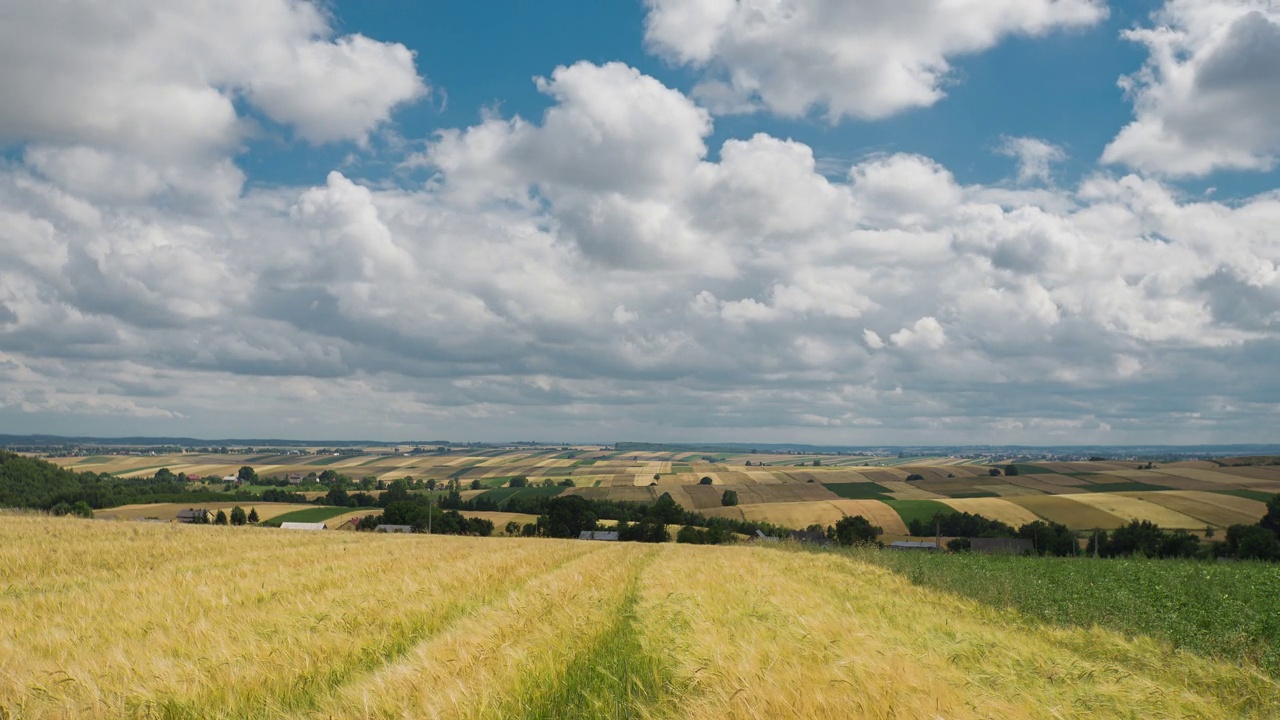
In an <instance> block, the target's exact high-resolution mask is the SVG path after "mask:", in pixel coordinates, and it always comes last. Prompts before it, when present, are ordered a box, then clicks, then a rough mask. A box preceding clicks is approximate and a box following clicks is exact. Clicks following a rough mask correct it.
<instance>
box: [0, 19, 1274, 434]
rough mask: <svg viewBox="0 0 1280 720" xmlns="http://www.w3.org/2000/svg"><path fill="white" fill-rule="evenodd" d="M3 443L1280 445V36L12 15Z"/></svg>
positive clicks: (1058, 22)
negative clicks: (124, 438)
mask: <svg viewBox="0 0 1280 720" xmlns="http://www.w3.org/2000/svg"><path fill="white" fill-rule="evenodd" d="M14 9H15V10H16V12H15V13H13V14H12V15H11V16H9V17H7V18H6V17H2V16H0V20H3V22H0V93H3V96H4V97H8V98H13V99H14V100H15V101H14V102H10V103H6V104H4V106H3V107H0V157H3V158H4V161H3V164H0V432H14V433H25V432H42V433H43V432H48V433H74V434H94V435H112V434H154V435H189V436H197V437H226V436H260V437H265V436H271V437H298V438H333V437H353V436H361V437H368V438H385V439H404V438H440V437H446V438H454V439H459V440H466V439H474V440H501V439H508V438H524V439H528V438H534V437H554V438H556V439H562V440H568V439H581V440H599V441H608V440H615V439H636V440H708V441H710V440H742V441H759V442H766V441H770V440H785V441H797V442H815V443H823V442H831V443H842V444H883V443H901V444H937V443H966V442H972V443H1052V444H1065V443H1071V442H1079V443H1117V444H1118V443H1147V442H1186V443H1199V442H1269V441H1274V440H1275V437H1274V436H1273V433H1272V432H1271V430H1270V428H1272V427H1274V426H1275V422H1274V421H1275V419H1276V417H1277V414H1278V413H1280V383H1277V382H1276V380H1275V378H1274V372H1273V369H1274V367H1273V366H1274V363H1273V361H1272V358H1273V357H1274V353H1275V349H1276V346H1277V340H1278V339H1280V338H1277V332H1276V329H1277V328H1276V326H1277V323H1280V236H1278V235H1277V230H1276V228H1277V227H1280V194H1278V193H1277V188H1278V187H1280V171H1277V169H1276V168H1277V157H1278V156H1280V129H1277V125H1276V123H1275V122H1274V118H1275V117H1276V114H1277V113H1278V112H1280V62H1277V60H1276V58H1278V57H1280V7H1277V6H1276V4H1275V2H1274V1H1273V0H1164V1H1163V2H1155V1H1154V0H1152V1H1145V2H1124V1H1119V0H972V2H970V3H968V4H966V5H965V6H964V7H962V8H961V7H958V6H957V5H956V4H955V3H949V2H943V1H942V0H903V1H902V2H882V1H881V0H859V1H858V2H850V1H848V0H734V1H730V0H646V1H645V2H641V1H639V0H637V1H635V2H630V1H627V2H624V1H622V0H607V1H605V0H596V1H594V2H585V1H582V0H572V1H563V2H550V3H533V2H507V3H498V4H485V5H477V4H475V3H464V2H454V1H452V0H451V1H449V2H444V1H441V2H432V3H417V2H408V1H405V0H396V1H393V0H381V1H370V2H363V3H350V2H336V3H325V4H323V5H317V4H313V3H309V2H291V1H287V0H260V1H259V0H220V2H218V3H211V4H208V5H192V6H187V5H185V4H183V5H174V4H169V3H163V2H159V1H158V0H119V2H118V3H113V5H112V6H111V7H110V8H107V7H106V6H102V5H100V4H96V3H92V2H89V1H88V0H82V1H81V2H71V3H65V4H56V5H55V4H48V3H43V2H41V1H40V0H18V4H17V5H16V6H15V7H14Z"/></svg>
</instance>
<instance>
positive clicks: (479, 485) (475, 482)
mask: <svg viewBox="0 0 1280 720" xmlns="http://www.w3.org/2000/svg"><path fill="white" fill-rule="evenodd" d="M483 487H484V483H482V482H480V478H476V479H475V480H472V481H471V489H472V490H480V489H481V488H483Z"/></svg>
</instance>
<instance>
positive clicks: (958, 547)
mask: <svg viewBox="0 0 1280 720" xmlns="http://www.w3.org/2000/svg"><path fill="white" fill-rule="evenodd" d="M972 547H973V543H972V542H970V541H969V538H951V539H950V540H948V541H947V550H950V551H951V552H953V553H954V552H968V551H969V550H970V549H971V548H972Z"/></svg>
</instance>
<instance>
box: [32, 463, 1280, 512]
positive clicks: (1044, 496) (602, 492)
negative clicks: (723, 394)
mask: <svg viewBox="0 0 1280 720" xmlns="http://www.w3.org/2000/svg"><path fill="white" fill-rule="evenodd" d="M53 461H54V462H57V463H58V464H60V465H63V466H64V467H68V468H71V469H74V470H82V471H92V472H95V473H108V474H113V475H116V476H119V477H138V476H144V475H152V474H154V473H155V472H156V470H158V469H159V468H161V467H167V468H169V469H170V470H171V471H172V472H175V473H178V472H187V473H193V474H196V473H198V474H200V475H202V476H203V475H205V474H209V475H212V476H213V477H214V478H215V479H214V480H213V481H212V482H209V483H197V484H195V485H193V487H198V488H200V489H205V490H210V491H215V492H220V491H221V490H222V488H223V486H224V484H225V483H223V482H222V480H221V478H222V477H223V476H225V475H230V474H234V473H235V472H236V470H237V469H238V468H239V467H240V466H242V465H246V464H247V465H250V466H251V467H254V469H255V471H256V472H257V473H258V474H259V475H260V476H262V477H270V476H272V475H274V476H276V477H284V476H287V475H289V474H301V475H305V474H307V473H317V474H318V473H321V472H324V471H325V470H334V471H337V472H340V473H343V474H345V475H347V476H349V477H351V478H354V479H360V478H364V477H372V478H375V479H378V480H381V481H383V482H387V481H391V480H394V479H399V478H403V477H410V478H416V479H419V480H428V479H433V480H435V481H437V482H438V483H446V482H453V481H456V482H458V483H460V484H461V486H462V487H463V488H469V487H470V486H471V484H472V483H473V482H475V481H478V482H479V483H480V484H481V485H482V486H483V487H484V488H487V489H493V488H502V487H503V486H504V485H506V484H508V483H509V482H510V480H511V479H512V478H516V477H525V478H528V481H529V483H530V484H531V485H538V484H541V483H542V482H551V483H554V484H557V485H558V484H559V483H561V482H562V481H563V480H566V479H569V480H572V482H573V484H574V485H575V487H571V488H567V489H565V490H564V491H565V492H568V493H570V494H581V495H583V496H585V497H589V498H592V499H600V500H619V501H629V502H652V501H653V500H655V499H657V497H658V496H659V495H660V494H662V493H670V494H671V496H672V498H673V499H674V500H675V501H676V502H678V503H679V504H680V505H681V506H683V507H685V508H688V509H691V510H696V511H698V512H702V513H705V514H708V515H718V516H724V517H733V518H745V519H750V520H760V521H766V522H770V523H774V524H777V525H783V526H788V527H794V528H801V527H805V526H807V525H810V524H813V523H819V524H824V525H825V524H831V523H834V522H836V521H838V520H839V519H840V518H841V517H843V516H844V511H845V509H846V508H848V507H853V506H850V505H847V504H844V503H843V501H844V500H855V501H882V502H881V503H876V504H872V505H858V506H857V507H859V508H861V509H862V510H865V511H867V512H871V513H872V514H874V515H876V518H878V519H873V518H870V517H869V518H868V519H873V520H874V522H876V524H878V525H880V526H881V527H884V528H885V529H886V532H888V531H889V529H890V528H891V527H892V528H898V527H900V526H901V525H902V523H903V522H904V521H905V520H909V519H910V518H905V519H904V516H903V515H902V514H901V511H902V510H903V509H904V508H907V509H908V512H909V513H915V508H917V507H934V508H935V509H936V508H938V507H948V508H953V509H955V510H960V511H964V512H973V513H977V514H980V515H984V516H986V517H991V518H992V519H996V520H1001V521H1003V522H1007V523H1009V524H1011V525H1014V526H1017V525H1021V524H1023V523H1026V522H1031V521H1033V520H1036V519H1043V520H1048V521H1052V522H1059V523H1063V524H1065V525H1067V526H1068V527H1070V528H1072V529H1075V530H1080V531H1086V530H1091V529H1093V528H1095V527H1100V528H1114V527H1118V526H1120V525H1121V524H1124V523H1126V522H1128V521H1130V520H1135V519H1136V520H1150V521H1152V522H1155V523H1157V524H1159V525H1161V526H1163V527H1168V528H1187V529H1199V530H1203V529H1204V528H1205V527H1206V526H1211V527H1214V528H1218V529H1224V528H1226V527H1227V526H1229V525H1231V524H1233V523H1237V522H1254V521H1256V519H1257V517H1259V516H1260V514H1261V512H1262V511H1261V510H1260V507H1261V505H1260V504H1258V503H1257V501H1258V500H1260V499H1265V498H1266V497H1268V496H1269V495H1270V494H1274V493H1276V492H1280V466H1258V467H1219V466H1218V465H1216V464H1214V463H1211V462H1203V461H1192V462H1183V463H1172V464H1167V465H1163V466H1159V467H1147V466H1146V464H1145V463H1138V462H1070V463H1067V462H1040V463H1035V462H1031V463H1025V462H1024V463H1018V464H1017V465H1016V467H1015V469H1016V470H1017V474H1016V475H1012V476H1006V475H1003V474H1001V475H996V476H993V475H991V474H990V471H991V469H992V467H993V466H989V465H980V464H973V463H972V461H968V460H963V459H958V458H873V457H867V456H840V455H809V454H806V455H786V454H747V453H727V454H718V455H711V454H706V453H698V452H656V451H655V452H627V451H623V452H618V451H614V450H610V449H601V448H599V447H575V448H567V449H566V448H529V449H519V450H503V449H497V448H491V449H484V450H477V449H472V450H455V451H451V452H445V453H435V452H432V453H414V454H403V453H393V452H389V451H385V450H384V451H381V452H378V453H366V454H364V455H306V454H291V455H290V454H286V455H280V454H241V455H237V454H208V455H200V454H181V455H155V456H152V455H142V456H137V455H134V456H126V455H119V456H117V455H97V456H90V457H71V458H53ZM814 462H817V463H819V464H818V465H816V466H815V465H814V464H813V463H814ZM747 463H750V465H749V466H748V465H747ZM995 467H997V468H998V469H1002V470H1003V469H1004V467H1005V465H1001V464H997V465H996V466H995ZM655 476H656V478H655ZM703 478H708V479H709V480H710V482H711V484H709V485H703V484H701V482H700V481H701V480H702V479H703ZM909 478H910V479H909ZM311 487H313V488H314V487H315V486H311ZM262 489H264V488H263V486H253V487H252V488H251V490H252V491H254V492H261V490H262ZM538 490H539V491H540V490H541V488H538ZM726 490H733V491H734V492H735V493H736V494H737V496H738V503H739V504H738V505H737V506H735V507H730V508H725V507H724V506H723V505H722V497H723V494H724V492H725V491H726ZM309 492H310V496H315V495H317V494H319V493H315V491H314V490H311V491H309ZM480 492H481V491H475V490H470V489H466V490H464V492H463V497H464V499H470V498H472V497H475V496H477V495H479V494H480ZM504 492H505V490H504ZM551 492H560V490H558V489H557V490H553V491H551ZM1229 493H1236V494H1239V495H1246V496H1247V497H1233V496H1232V495H1230V494H1229ZM489 497H490V498H494V499H501V498H505V497H507V496H506V495H490V496H489ZM916 501H936V502H939V503H942V504H943V505H942V506H916V505H913V504H911V503H913V502H916ZM883 502H889V503H890V505H884V504H883ZM903 502H905V503H906V504H902V503H903ZM241 504H244V503H241ZM228 507H230V506H229V505H228ZM499 509H502V508H499ZM895 509H896V510H897V511H899V512H897V513H895V512H894V511H895ZM166 512H167V511H166ZM176 512H177V510H176V509H174V510H173V511H172V514H176ZM105 514H111V511H106V513H105ZM259 514H263V511H262V510H261V509H260V510H259ZM895 514H896V515H897V517H896V519H895V518H894V517H893V516H894V515H895ZM117 515H118V516H120V517H132V516H133V514H132V511H128V512H126V513H124V514H120V513H117ZM170 516H171V515H170ZM263 517H264V519H266V518H268V517H271V516H270V515H263ZM912 517H915V515H912ZM917 519H920V518H917ZM903 532H905V530H904V531H903ZM891 534H894V533H891Z"/></svg>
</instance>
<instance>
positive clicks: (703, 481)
mask: <svg viewBox="0 0 1280 720" xmlns="http://www.w3.org/2000/svg"><path fill="white" fill-rule="evenodd" d="M698 484H699V485H710V484H712V481H711V478H709V477H703V478H702V479H701V480H699V481H698Z"/></svg>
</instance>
